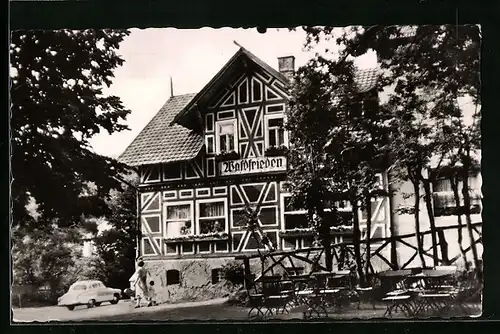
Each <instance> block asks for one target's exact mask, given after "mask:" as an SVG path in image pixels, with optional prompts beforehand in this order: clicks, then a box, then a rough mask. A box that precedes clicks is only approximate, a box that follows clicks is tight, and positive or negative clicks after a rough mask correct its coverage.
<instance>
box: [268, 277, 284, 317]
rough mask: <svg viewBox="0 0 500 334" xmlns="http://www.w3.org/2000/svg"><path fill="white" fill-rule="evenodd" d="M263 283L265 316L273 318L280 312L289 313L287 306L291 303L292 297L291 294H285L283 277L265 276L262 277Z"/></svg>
mask: <svg viewBox="0 0 500 334" xmlns="http://www.w3.org/2000/svg"><path fill="white" fill-rule="evenodd" d="M261 282H262V294H263V299H264V307H265V308H266V312H265V315H271V316H272V315H273V314H279V313H280V312H281V313H285V312H286V313H289V311H288V309H287V305H288V303H289V302H290V299H291V296H290V294H289V293H284V292H283V291H284V289H283V280H282V279H281V276H263V277H261ZM273 312H274V313H273Z"/></svg>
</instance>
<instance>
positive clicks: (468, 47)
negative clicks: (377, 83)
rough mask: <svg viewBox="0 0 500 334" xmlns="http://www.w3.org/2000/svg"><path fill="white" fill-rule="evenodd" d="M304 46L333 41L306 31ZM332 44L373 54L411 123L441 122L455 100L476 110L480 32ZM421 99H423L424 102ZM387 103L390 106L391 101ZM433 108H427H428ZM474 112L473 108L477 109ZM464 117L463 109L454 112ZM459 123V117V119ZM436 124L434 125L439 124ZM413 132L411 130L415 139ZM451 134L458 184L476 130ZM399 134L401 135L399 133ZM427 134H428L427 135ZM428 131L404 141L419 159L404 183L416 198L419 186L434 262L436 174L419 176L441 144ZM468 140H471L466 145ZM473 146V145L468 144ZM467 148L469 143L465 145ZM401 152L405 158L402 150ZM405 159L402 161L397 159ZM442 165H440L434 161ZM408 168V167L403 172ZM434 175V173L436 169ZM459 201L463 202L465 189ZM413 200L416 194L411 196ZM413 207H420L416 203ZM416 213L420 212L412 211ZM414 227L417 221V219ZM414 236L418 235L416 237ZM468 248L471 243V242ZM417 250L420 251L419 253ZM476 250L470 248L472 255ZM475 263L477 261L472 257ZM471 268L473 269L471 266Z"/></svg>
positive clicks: (388, 35) (328, 30)
mask: <svg viewBox="0 0 500 334" xmlns="http://www.w3.org/2000/svg"><path fill="white" fill-rule="evenodd" d="M306 32H307V34H308V43H313V44H314V43H317V42H318V41H319V40H320V39H321V38H326V39H328V38H330V39H331V38H332V37H335V35H336V32H335V30H334V29H333V28H332V27H319V28H317V27H315V28H306ZM337 36H338V38H337V39H336V42H337V44H338V45H342V46H343V47H344V51H343V52H345V53H347V54H348V55H350V56H359V55H362V54H364V53H365V52H366V51H367V50H369V49H372V50H374V51H375V52H376V53H377V56H378V60H379V63H380V66H381V68H382V70H383V73H384V76H383V78H382V82H383V85H384V86H386V87H390V88H392V90H393V92H392V94H390V95H391V99H389V103H392V105H393V107H397V108H401V109H406V110H407V114H408V115H413V116H414V118H416V119H419V118H421V119H426V120H429V121H435V122H443V120H445V119H447V118H448V117H449V116H450V115H453V114H454V113H456V111H457V108H456V105H458V104H459V101H458V100H459V99H460V98H463V97H466V96H469V97H471V99H472V101H473V103H474V104H475V105H476V107H477V106H478V104H479V88H480V86H479V47H480V31H479V27H478V26H472V25H467V26H457V25H453V26H452V25H441V26H438V25H434V26H431V25H428V26H419V27H408V26H390V27H384V26H371V27H351V28H350V29H349V28H348V29H345V30H344V32H343V33H341V34H337ZM425 96H427V97H428V99H427V101H425V98H424V97H425ZM391 100H392V101H391ZM429 102H432V103H429ZM476 109H477V108H476ZM458 110H460V113H461V115H462V116H464V110H463V108H459V109H458ZM462 118H463V117H462ZM421 124H422V125H423V127H424V130H425V129H427V130H425V131H426V132H428V130H429V129H428V125H426V124H424V123H423V122H422V123H421ZM438 124H439V123H438ZM416 125H417V127H415V129H413V130H411V129H410V128H408V127H407V129H406V130H408V131H409V132H410V130H411V131H412V132H413V133H415V134H418V133H419V129H418V126H419V125H418V123H417V124H416ZM451 126H453V132H454V133H461V134H462V139H461V141H460V142H461V143H462V144H461V146H462V147H463V148H462V149H461V150H458V151H460V152H462V153H461V160H463V161H464V162H465V164H464V171H463V174H462V178H466V177H467V176H468V173H469V166H471V165H472V164H470V163H469V162H470V154H469V155H468V154H467V151H469V152H470V151H475V150H478V149H479V145H478V140H477V138H479V137H480V136H479V129H478V127H477V126H476V127H474V126H473V127H468V129H469V130H467V131H464V130H465V129H466V128H467V127H464V126H463V123H462V124H461V123H460V122H458V123H455V125H451ZM398 130H400V129H398ZM431 130H432V129H431ZM431 133H432V131H429V132H428V133H427V134H428V136H426V137H427V138H425V139H426V140H424V141H423V142H420V143H419V142H417V143H415V142H414V141H411V140H410V141H404V142H402V143H401V144H403V145H405V143H408V144H407V145H406V146H407V149H408V150H409V152H413V153H414V154H412V155H413V156H414V157H416V158H417V157H418V159H416V160H415V161H413V162H412V163H410V167H411V169H413V171H412V172H410V170H408V173H407V175H406V177H407V178H412V179H413V181H412V183H414V187H415V190H416V192H419V190H418V189H417V188H416V186H420V184H421V183H422V184H423V186H424V193H425V194H424V199H425V202H426V208H427V212H428V216H429V221H430V224H431V235H432V238H433V245H434V253H433V257H434V260H435V261H436V260H437V253H436V252H437V249H436V244H437V241H436V236H435V232H436V231H435V226H434V225H435V224H434V214H433V212H432V205H431V203H430V198H431V197H430V195H431V190H430V184H431V183H432V181H433V179H432V178H433V177H434V176H435V175H436V174H435V173H432V170H431V173H429V174H428V175H429V176H428V177H426V176H424V175H422V172H423V171H424V170H430V169H432V168H431V167H432V166H431V165H430V161H431V159H429V157H432V154H430V153H429V149H435V148H436V147H439V146H440V145H442V144H443V142H442V141H440V140H441V139H442V137H440V136H431ZM468 138H471V139H472V138H474V139H473V140H469V139H468ZM472 142H474V144H472ZM468 143H471V144H470V145H469V144H468ZM401 152H402V153H403V154H405V153H404V152H405V150H404V149H402V150H401ZM400 157H402V158H405V157H406V158H407V157H408V156H407V155H404V156H400ZM439 160H441V159H439ZM407 167H408V166H407ZM438 169H439V168H438ZM464 187H465V190H464V189H463V195H464V200H468V197H469V195H468V189H467V187H468V186H467V183H464ZM416 197H417V199H418V197H419V194H416ZM417 199H416V201H417ZM415 204H416V206H418V205H419V204H418V203H417V202H415ZM465 207H466V209H465V210H466V218H467V217H469V219H468V220H470V214H469V215H468V214H467V211H470V207H468V206H467V205H465ZM415 209H416V211H417V212H418V209H419V208H415ZM415 218H416V225H418V221H417V219H418V217H417V216H416V217H415ZM468 227H469V228H468V230H469V234H471V229H470V224H468ZM417 234H418V231H417ZM471 242H473V241H472V240H471ZM419 248H420V247H419ZM474 253H477V251H475V246H473V254H474ZM475 258H476V256H475ZM476 268H478V270H480V268H479V267H478V263H477V261H476Z"/></svg>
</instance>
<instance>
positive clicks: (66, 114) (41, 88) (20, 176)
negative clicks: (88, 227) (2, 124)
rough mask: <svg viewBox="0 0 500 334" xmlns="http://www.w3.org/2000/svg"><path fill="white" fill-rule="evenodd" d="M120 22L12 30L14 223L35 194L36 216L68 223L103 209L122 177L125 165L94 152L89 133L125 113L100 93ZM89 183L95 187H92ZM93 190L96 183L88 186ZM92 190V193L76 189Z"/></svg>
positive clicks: (26, 221) (26, 219)
mask: <svg viewBox="0 0 500 334" xmlns="http://www.w3.org/2000/svg"><path fill="white" fill-rule="evenodd" d="M128 34H129V32H128V31H125V30H109V29H106V30H84V31H74V30H58V31H14V32H12V33H11V44H10V61H11V72H10V73H11V91H10V93H11V101H12V105H11V113H12V114H11V129H12V130H11V137H12V158H11V166H12V170H13V177H14V180H13V183H12V190H11V194H12V200H13V223H14V224H17V225H30V224H32V223H34V220H33V217H32V216H31V215H30V214H29V212H28V211H27V209H26V204H27V203H28V202H29V200H30V199H31V198H34V199H35V201H36V203H37V204H38V211H39V213H40V215H41V217H40V220H39V221H40V222H46V223H47V224H53V223H54V224H56V225H58V226H72V225H75V224H77V223H78V222H79V221H81V217H82V216H83V215H85V216H88V215H93V216H99V215H102V214H103V213H106V211H107V206H106V204H105V200H106V198H107V197H108V194H109V192H110V190H111V189H120V188H121V184H120V182H119V181H117V180H116V179H114V177H113V176H115V175H118V174H119V173H120V172H122V171H123V169H124V166H123V165H121V164H119V163H118V162H116V161H115V160H113V159H111V158H107V157H103V156H100V155H97V154H95V153H93V152H92V150H91V146H90V144H89V138H91V137H92V136H93V135H95V134H97V133H99V132H101V131H103V130H106V131H108V132H109V133H113V132H116V131H122V130H125V129H127V126H126V125H124V124H123V123H121V121H123V120H125V118H126V116H127V115H128V113H129V110H127V109H126V108H125V107H124V106H123V105H122V103H121V101H120V99H119V98H118V97H116V96H105V95H104V93H103V86H104V85H106V86H108V87H109V86H110V85H111V82H112V78H113V71H114V70H115V69H116V68H117V67H118V66H120V65H122V64H123V59H122V58H121V57H120V56H119V55H118V54H117V50H118V48H119V45H120V42H122V40H123V38H124V37H125V36H127V35H128ZM92 188H94V189H92ZM92 190H95V191H92ZM89 192H92V195H89V196H82V195H85V194H88V193H89Z"/></svg>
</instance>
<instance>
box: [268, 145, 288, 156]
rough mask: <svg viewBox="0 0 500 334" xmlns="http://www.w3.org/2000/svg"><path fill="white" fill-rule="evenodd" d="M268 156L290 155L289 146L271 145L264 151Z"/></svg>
mask: <svg viewBox="0 0 500 334" xmlns="http://www.w3.org/2000/svg"><path fill="white" fill-rule="evenodd" d="M264 155H265V156H266V157H281V156H284V157H286V156H287V155H288V147H286V146H278V147H275V146H271V147H269V148H268V149H266V151H265V152H264Z"/></svg>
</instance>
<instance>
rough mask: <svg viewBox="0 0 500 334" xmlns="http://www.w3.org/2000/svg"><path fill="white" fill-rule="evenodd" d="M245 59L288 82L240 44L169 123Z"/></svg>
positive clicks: (237, 67) (215, 87) (222, 81)
mask: <svg viewBox="0 0 500 334" xmlns="http://www.w3.org/2000/svg"><path fill="white" fill-rule="evenodd" d="M246 60H250V62H253V63H254V64H255V65H256V66H258V67H260V68H261V69H263V70H265V71H266V72H268V73H269V74H270V75H271V76H273V77H274V78H276V79H277V80H279V81H281V82H282V83H283V84H285V85H287V84H288V83H289V80H288V78H287V77H286V76H284V75H283V74H282V73H280V72H278V71H276V70H275V69H274V68H272V67H271V66H269V65H268V64H266V63H265V62H264V61H262V60H261V59H259V58H258V57H257V56H256V55H254V54H253V53H251V52H250V51H248V50H247V49H245V48H244V47H242V46H240V49H239V50H238V51H237V52H236V53H235V54H234V56H232V57H231V59H229V61H228V62H227V63H226V64H225V65H224V66H223V67H222V69H221V70H220V71H219V72H218V73H217V74H216V75H215V76H214V77H213V78H212V80H210V81H209V82H208V84H206V85H205V87H203V89H202V90H200V92H199V93H198V94H196V96H195V97H194V98H193V99H192V100H191V101H190V102H189V103H188V104H187V105H186V107H185V108H184V110H182V111H181V112H180V113H179V114H178V115H177V116H176V117H175V118H174V119H173V120H172V122H171V124H174V123H177V122H178V121H179V120H180V119H181V118H182V117H183V116H185V115H187V114H188V113H189V112H190V110H191V109H192V107H193V106H195V105H196V104H197V103H199V102H200V100H202V99H203V98H204V97H205V96H208V95H210V94H211V92H212V91H214V90H217V88H219V87H218V85H220V84H223V83H224V81H225V80H224V79H225V78H227V77H228V76H230V75H231V73H232V72H234V71H238V70H239V69H240V68H241V66H242V62H243V63H245V61H246ZM244 66H246V65H244Z"/></svg>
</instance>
